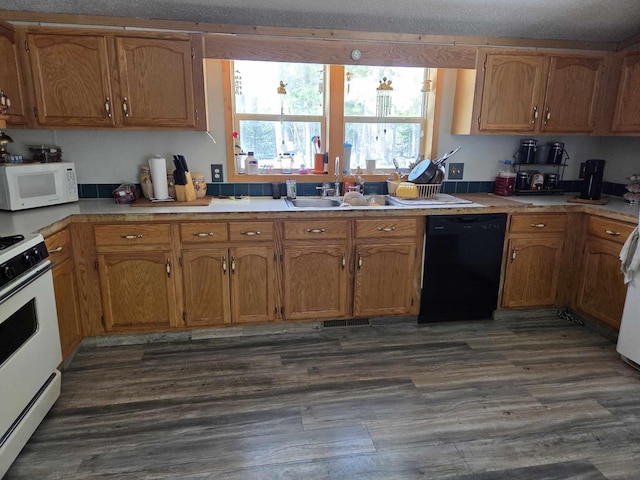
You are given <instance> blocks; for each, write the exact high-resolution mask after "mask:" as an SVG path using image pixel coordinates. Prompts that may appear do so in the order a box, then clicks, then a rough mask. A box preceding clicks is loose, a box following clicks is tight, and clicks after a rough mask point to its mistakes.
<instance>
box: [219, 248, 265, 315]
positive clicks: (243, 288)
mask: <svg viewBox="0 0 640 480" xmlns="http://www.w3.org/2000/svg"><path fill="white" fill-rule="evenodd" d="M229 254H230V255H231V264H230V268H231V321H232V323H257V322H271V321H273V320H274V319H275V316H276V315H275V309H276V300H275V299H276V293H275V292H276V275H275V264H276V258H275V254H274V249H273V247H238V248H232V249H230V251H229Z"/></svg>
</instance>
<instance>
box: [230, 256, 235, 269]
mask: <svg viewBox="0 0 640 480" xmlns="http://www.w3.org/2000/svg"><path fill="white" fill-rule="evenodd" d="M231 273H236V257H233V256H232V257H231Z"/></svg>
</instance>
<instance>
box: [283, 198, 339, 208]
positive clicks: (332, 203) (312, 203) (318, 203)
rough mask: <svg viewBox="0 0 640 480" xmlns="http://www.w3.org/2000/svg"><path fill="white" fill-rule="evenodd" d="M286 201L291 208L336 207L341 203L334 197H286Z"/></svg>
mask: <svg viewBox="0 0 640 480" xmlns="http://www.w3.org/2000/svg"><path fill="white" fill-rule="evenodd" d="M286 202H287V206H289V207H292V208H338V207H339V206H340V205H341V204H342V202H341V201H340V200H338V199H336V198H294V199H289V198H287V199H286Z"/></svg>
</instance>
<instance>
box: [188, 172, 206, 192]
mask: <svg viewBox="0 0 640 480" xmlns="http://www.w3.org/2000/svg"><path fill="white" fill-rule="evenodd" d="M191 180H192V181H193V188H194V189H195V191H196V198H203V197H204V196H205V195H206V194H207V182H206V181H205V179H204V174H202V173H192V174H191Z"/></svg>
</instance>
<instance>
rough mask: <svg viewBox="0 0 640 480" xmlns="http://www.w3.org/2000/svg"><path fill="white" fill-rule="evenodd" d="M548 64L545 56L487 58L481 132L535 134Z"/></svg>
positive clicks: (490, 55) (488, 56)
mask: <svg viewBox="0 0 640 480" xmlns="http://www.w3.org/2000/svg"><path fill="white" fill-rule="evenodd" d="M546 65H547V59H546V58H545V57H543V56H535V55H529V56H526V55H494V54H489V55H487V60H486V64H485V74H484V87H483V93H482V106H481V112H480V130H481V131H496V132H500V131H504V132H533V131H535V129H536V122H537V118H538V114H539V113H540V112H539V110H540V109H541V108H542V98H543V89H544V82H543V78H544V71H545V67H546Z"/></svg>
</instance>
